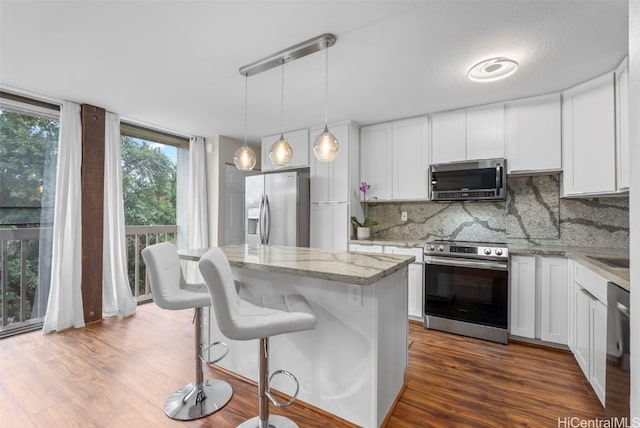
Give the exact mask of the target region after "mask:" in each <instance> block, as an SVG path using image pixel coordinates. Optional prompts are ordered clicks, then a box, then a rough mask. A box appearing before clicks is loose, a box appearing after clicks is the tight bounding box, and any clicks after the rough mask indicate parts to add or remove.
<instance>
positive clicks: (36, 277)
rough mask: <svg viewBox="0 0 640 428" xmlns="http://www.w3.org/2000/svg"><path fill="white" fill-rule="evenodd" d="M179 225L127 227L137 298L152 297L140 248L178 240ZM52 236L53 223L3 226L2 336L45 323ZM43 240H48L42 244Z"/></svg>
mask: <svg viewBox="0 0 640 428" xmlns="http://www.w3.org/2000/svg"><path fill="white" fill-rule="evenodd" d="M177 229H178V228H177V226H176V225H162V226H126V227H125V234H126V236H127V269H128V277H129V285H130V286H131V292H132V294H133V295H134V297H135V298H136V300H137V301H138V302H141V301H147V300H151V290H150V289H149V283H148V281H147V276H146V269H145V266H144V262H143V260H142V257H141V256H140V252H141V251H142V250H143V249H144V248H145V247H146V246H148V245H152V244H155V243H157V242H164V241H171V242H175V237H176V233H177ZM50 237H51V228H50V227H49V228H17V229H9V228H0V269H1V271H0V299H1V300H2V302H1V304H0V310H1V313H0V321H1V323H0V336H3V335H6V334H7V332H9V331H14V332H18V331H22V330H24V329H32V328H38V327H39V326H41V325H42V321H43V320H44V314H45V311H46V306H47V300H48V297H49V283H50V272H51V248H50V247H51V244H50V243H51V240H50V239H47V238H50ZM43 238H44V240H43ZM41 240H43V241H42V243H45V242H48V243H49V244H48V245H41ZM41 284H42V285H45V286H41ZM8 334H12V333H10V332H9V333H8Z"/></svg>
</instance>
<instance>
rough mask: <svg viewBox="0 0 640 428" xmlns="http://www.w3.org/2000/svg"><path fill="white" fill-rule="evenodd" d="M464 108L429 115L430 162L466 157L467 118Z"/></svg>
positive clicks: (449, 160)
mask: <svg viewBox="0 0 640 428" xmlns="http://www.w3.org/2000/svg"><path fill="white" fill-rule="evenodd" d="M466 117H467V116H466V112H465V110H455V111H447V112H443V113H434V114H432V115H431V162H432V163H444V162H452V161H457V160H464V159H466V157H467V146H466V145H467V119H466Z"/></svg>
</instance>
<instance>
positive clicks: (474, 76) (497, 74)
mask: <svg viewBox="0 0 640 428" xmlns="http://www.w3.org/2000/svg"><path fill="white" fill-rule="evenodd" d="M517 69H518V63H517V62H515V61H514V60H512V59H509V58H491V59H487V60H484V61H482V62H479V63H477V64H476V65H474V66H473V67H471V68H470V69H469V71H468V72H467V77H468V78H469V79H471V80H473V81H474V82H493V81H494V80H500V79H504V78H505V77H508V76H511V75H512V74H513V73H515V72H516V70H517Z"/></svg>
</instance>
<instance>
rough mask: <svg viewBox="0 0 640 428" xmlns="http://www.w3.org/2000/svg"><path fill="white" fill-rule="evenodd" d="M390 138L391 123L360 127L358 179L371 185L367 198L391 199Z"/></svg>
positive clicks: (391, 135) (391, 132)
mask: <svg viewBox="0 0 640 428" xmlns="http://www.w3.org/2000/svg"><path fill="white" fill-rule="evenodd" d="M392 139H393V127H392V124H391V123H381V124H379V125H372V126H366V127H363V128H361V129H360V181H366V182H367V183H368V184H370V185H371V188H370V189H369V191H368V192H367V200H371V199H373V198H376V199H377V200H380V201H384V200H391V195H392V190H393V188H392V184H391V180H392V175H391V171H392V147H391V145H392Z"/></svg>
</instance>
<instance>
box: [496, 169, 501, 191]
mask: <svg viewBox="0 0 640 428" xmlns="http://www.w3.org/2000/svg"><path fill="white" fill-rule="evenodd" d="M501 188H502V167H501V166H499V165H498V166H496V190H497V191H500V189H501Z"/></svg>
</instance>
